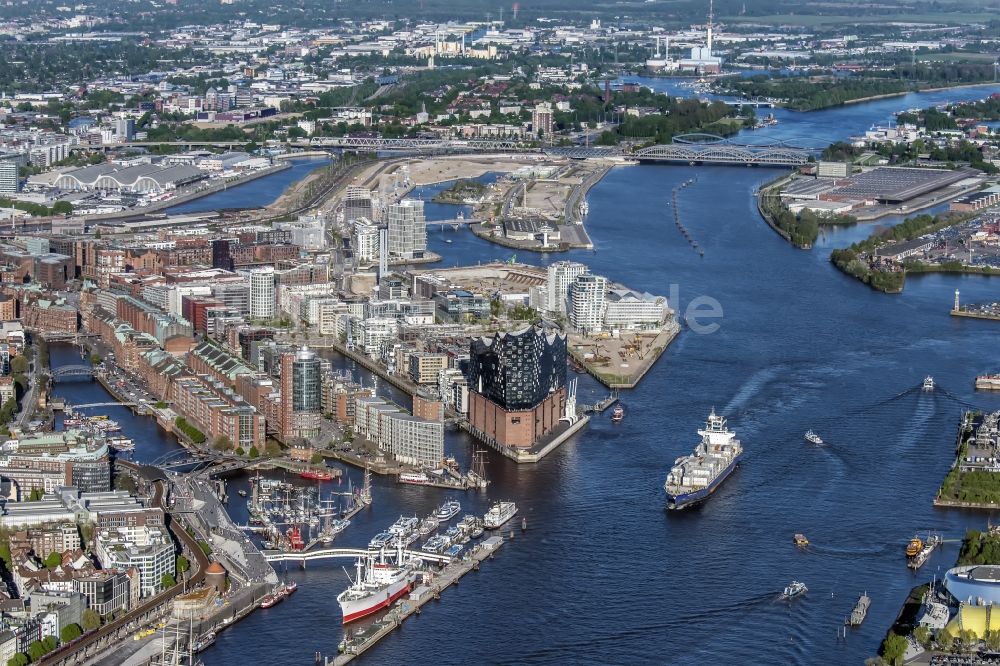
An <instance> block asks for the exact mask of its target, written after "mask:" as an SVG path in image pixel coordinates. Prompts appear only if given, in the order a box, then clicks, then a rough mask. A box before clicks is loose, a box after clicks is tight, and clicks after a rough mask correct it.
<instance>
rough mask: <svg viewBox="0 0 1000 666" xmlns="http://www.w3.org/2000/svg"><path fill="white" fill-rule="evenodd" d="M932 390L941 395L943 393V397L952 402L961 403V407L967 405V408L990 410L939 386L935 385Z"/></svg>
mask: <svg viewBox="0 0 1000 666" xmlns="http://www.w3.org/2000/svg"><path fill="white" fill-rule="evenodd" d="M934 392H935V393H940V394H941V395H943V396H944V397H946V398H948V399H949V400H951V401H952V402H954V403H956V404H958V405H962V406H963V407H967V408H969V409H978V410H980V411H990V410H988V409H986V408H985V407H982V406H980V405H974V404H972V403H971V402H968V401H966V400H963V399H962V398H959V397H958V396H957V395H955V394H954V393H949V392H948V391H947V390H945V389H943V388H941V387H940V386H938V387H936V388H935V389H934Z"/></svg>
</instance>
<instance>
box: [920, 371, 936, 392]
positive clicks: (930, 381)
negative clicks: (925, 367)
mask: <svg viewBox="0 0 1000 666" xmlns="http://www.w3.org/2000/svg"><path fill="white" fill-rule="evenodd" d="M921 388H923V389H924V390H925V391H933V390H934V378H933V377H931V376H930V375H927V376H926V377H924V383H923V385H922V387H921Z"/></svg>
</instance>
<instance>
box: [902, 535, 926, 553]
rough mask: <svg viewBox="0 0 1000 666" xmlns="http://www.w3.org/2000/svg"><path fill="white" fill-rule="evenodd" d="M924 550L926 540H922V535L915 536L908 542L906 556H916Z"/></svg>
mask: <svg viewBox="0 0 1000 666" xmlns="http://www.w3.org/2000/svg"><path fill="white" fill-rule="evenodd" d="M923 550H924V542H923V541H921V540H920V537H913V538H912V539H910V543H908V544H906V556H907V557H916V556H917V555H919V554H920V553H921V552H923Z"/></svg>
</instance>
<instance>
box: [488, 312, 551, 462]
mask: <svg viewBox="0 0 1000 666" xmlns="http://www.w3.org/2000/svg"><path fill="white" fill-rule="evenodd" d="M469 389H470V390H469V423H470V425H471V426H472V428H473V430H474V432H476V433H477V434H478V435H479V436H480V437H481V438H482V439H484V440H486V441H487V442H491V443H496V444H497V445H500V446H506V447H512V448H519V449H527V448H531V446H533V445H534V444H535V443H536V442H537V441H538V440H539V439H540V438H542V437H544V436H545V435H547V434H549V433H550V432H552V431H553V430H554V429H555V427H556V426H557V425H558V424H559V419H560V417H562V415H563V413H564V410H565V408H566V335H565V334H564V333H546V332H545V331H543V330H541V329H536V328H531V327H528V328H525V329H522V330H520V331H517V332H514V333H497V334H496V335H495V336H493V337H492V338H490V337H484V338H476V339H474V340H473V341H472V345H471V350H470V360H469Z"/></svg>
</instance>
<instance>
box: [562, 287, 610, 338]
mask: <svg viewBox="0 0 1000 666" xmlns="http://www.w3.org/2000/svg"><path fill="white" fill-rule="evenodd" d="M607 291H608V279H607V278H606V277H604V276H602V275H594V274H592V273H585V274H583V275H580V276H577V278H576V280H574V281H573V284H571V285H570V288H569V300H570V311H569V321H570V324H572V325H573V327H574V328H576V329H577V330H579V331H581V332H584V333H593V332H595V331H600V330H601V329H602V327H603V322H604V307H605V302H606V297H607Z"/></svg>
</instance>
